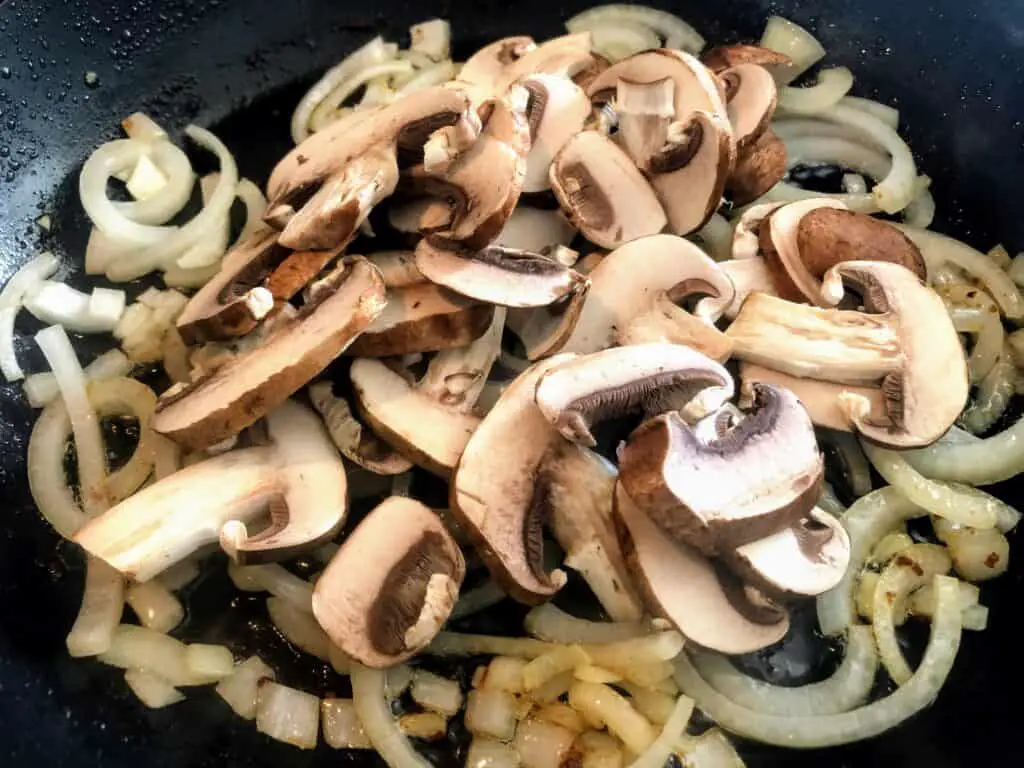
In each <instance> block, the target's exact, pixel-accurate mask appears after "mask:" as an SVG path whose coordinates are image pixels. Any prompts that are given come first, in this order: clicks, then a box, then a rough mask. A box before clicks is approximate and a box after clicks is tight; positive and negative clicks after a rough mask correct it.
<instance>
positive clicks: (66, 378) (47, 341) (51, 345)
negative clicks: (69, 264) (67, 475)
mask: <svg viewBox="0 0 1024 768" xmlns="http://www.w3.org/2000/svg"><path fill="white" fill-rule="evenodd" d="M36 343H37V344H38V345H39V347H40V349H42V351H43V354H44V355H45V356H46V361H47V362H48V363H49V364H50V368H51V369H52V370H53V375H54V376H55V377H56V378H57V385H58V386H59V387H60V393H61V397H62V398H63V399H64V403H65V405H66V406H67V411H68V416H69V417H70V419H71V430H72V432H73V433H74V436H75V453H76V454H77V455H78V479H79V486H80V488H81V495H82V503H83V506H84V507H85V512H86V514H87V515H90V516H92V515H96V514H99V513H100V512H102V511H104V510H105V509H106V508H107V507H108V506H109V500H108V499H107V494H106V489H105V482H104V481H105V479H106V474H107V461H106V453H105V451H104V449H103V436H102V434H101V433H100V422H99V419H98V418H97V417H96V412H95V411H94V410H93V408H92V406H91V405H90V403H89V396H88V395H87V394H86V389H85V386H86V384H85V374H84V373H83V372H82V366H81V365H80V364H79V362H78V358H77V357H76V356H75V350H74V349H73V348H72V346H71V340H70V339H68V335H67V334H66V333H65V332H64V329H63V328H61V327H60V326H59V325H52V326H50V327H49V328H45V329H43V330H42V331H40V332H39V333H37V334H36ZM62 455H63V454H62ZM62 471H63V469H62ZM30 472H31V470H30ZM50 479H51V480H52V479H53V478H50Z"/></svg>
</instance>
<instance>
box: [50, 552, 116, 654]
mask: <svg viewBox="0 0 1024 768" xmlns="http://www.w3.org/2000/svg"><path fill="white" fill-rule="evenodd" d="M123 612H124V577H123V576H122V575H121V573H120V572H119V571H117V570H116V569H115V568H112V567H111V566H109V565H107V564H106V563H105V562H103V561H102V560H100V559H99V558H97V557H87V558H86V561H85V589H84V592H83V594H82V604H81V607H80V608H79V609H78V618H76V619H75V623H74V625H73V626H72V627H71V632H69V633H68V636H67V639H66V640H65V644H66V645H67V648H68V653H69V654H70V655H71V656H73V657H74V658H81V657H83V656H99V655H100V654H101V653H106V652H107V651H108V650H110V645H111V643H113V641H114V632H115V631H116V630H117V626H118V624H120V622H121V614H122V613H123Z"/></svg>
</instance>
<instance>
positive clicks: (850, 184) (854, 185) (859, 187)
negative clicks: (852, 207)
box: [843, 173, 868, 195]
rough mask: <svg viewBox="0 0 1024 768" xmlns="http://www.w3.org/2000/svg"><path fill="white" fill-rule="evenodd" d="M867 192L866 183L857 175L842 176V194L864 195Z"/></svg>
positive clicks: (865, 180) (847, 174) (846, 174)
mask: <svg viewBox="0 0 1024 768" xmlns="http://www.w3.org/2000/svg"><path fill="white" fill-rule="evenodd" d="M867 191H868V182H867V179H865V178H864V177H863V176H861V175H860V174H859V173H844V174H843V192H845V193H846V194H848V195H864V194H867Z"/></svg>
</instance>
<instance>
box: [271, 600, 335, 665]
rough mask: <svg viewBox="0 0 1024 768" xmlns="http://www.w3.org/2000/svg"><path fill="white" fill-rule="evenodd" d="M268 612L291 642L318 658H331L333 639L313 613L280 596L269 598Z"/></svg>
mask: <svg viewBox="0 0 1024 768" xmlns="http://www.w3.org/2000/svg"><path fill="white" fill-rule="evenodd" d="M267 613H268V614H270V620H271V621H272V622H273V623H274V626H275V627H277V628H278V630H280V632H281V634H282V635H284V637H285V639H286V640H287V641H288V642H289V643H291V644H292V645H294V646H295V647H297V648H300V649H301V650H303V651H305V652H306V653H308V654H310V655H311V656H316V657H317V658H318V659H322V660H323V661H328V660H329V658H330V650H331V639H330V638H329V637H328V636H327V633H326V632H324V630H323V628H322V627H321V626H320V625H319V624H318V623H317V621H316V619H314V618H313V614H311V613H307V612H306V611H303V610H300V609H298V608H296V607H295V606H294V605H293V604H292V603H291V602H289V601H288V600H284V599H282V598H280V597H268V598H267Z"/></svg>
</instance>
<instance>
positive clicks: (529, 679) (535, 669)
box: [523, 645, 590, 691]
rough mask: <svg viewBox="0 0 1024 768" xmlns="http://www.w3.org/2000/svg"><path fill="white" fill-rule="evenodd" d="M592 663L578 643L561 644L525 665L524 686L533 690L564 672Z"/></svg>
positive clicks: (528, 689)
mask: <svg viewBox="0 0 1024 768" xmlns="http://www.w3.org/2000/svg"><path fill="white" fill-rule="evenodd" d="M589 664H590V657H589V656H587V654H586V652H585V651H584V650H583V649H582V648H581V647H580V646H578V645H560V646H558V647H556V648H554V649H553V650H551V651H549V652H548V653H545V654H544V655H543V656H538V657H537V658H535V659H533V660H532V661H530V663H528V664H527V665H526V666H525V667H523V686H524V687H525V688H526V690H527V691H532V690H534V689H536V688H540V686H542V685H544V683H546V682H547V681H548V680H550V679H551V678H553V677H555V676H556V675H560V674H562V673H563V672H567V671H570V670H574V669H576V668H577V667H582V666H587V665H589Z"/></svg>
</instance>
